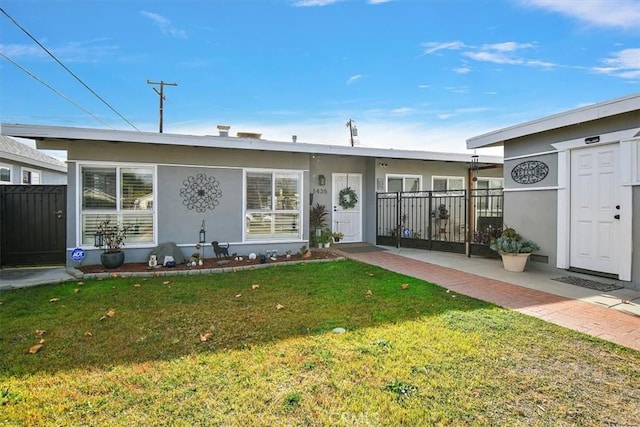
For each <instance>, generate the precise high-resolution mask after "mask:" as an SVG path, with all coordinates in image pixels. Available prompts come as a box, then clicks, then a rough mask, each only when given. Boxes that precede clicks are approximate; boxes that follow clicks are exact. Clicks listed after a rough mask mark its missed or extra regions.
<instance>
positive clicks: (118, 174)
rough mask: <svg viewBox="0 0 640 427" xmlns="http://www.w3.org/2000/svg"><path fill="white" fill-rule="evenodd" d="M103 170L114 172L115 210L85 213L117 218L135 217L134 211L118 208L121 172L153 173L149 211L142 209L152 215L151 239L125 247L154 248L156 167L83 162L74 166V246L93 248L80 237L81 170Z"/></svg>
mask: <svg viewBox="0 0 640 427" xmlns="http://www.w3.org/2000/svg"><path fill="white" fill-rule="evenodd" d="M85 167H87V168H103V169H115V170H116V207H115V209H113V210H112V209H101V210H91V211H87V212H90V213H91V214H104V215H116V216H117V217H118V218H122V216H124V215H135V212H136V211H130V210H123V209H121V207H120V200H121V197H122V196H121V185H122V184H121V172H120V171H121V170H122V169H126V168H145V169H150V170H151V171H152V173H153V177H152V185H153V204H152V207H151V209H144V210H143V211H144V212H146V213H148V212H151V215H152V220H151V221H152V227H153V232H152V239H151V241H145V242H135V243H134V242H131V243H129V242H126V241H125V244H126V247H128V248H145V247H155V246H156V245H157V240H158V211H157V206H158V203H157V196H158V167H157V165H149V164H145V163H101V162H83V163H78V164H77V166H76V177H77V178H76V182H77V183H78V185H77V188H78V191H77V194H76V206H77V209H76V246H81V247H88V246H93V245H92V244H91V243H90V244H87V243H83V241H82V235H83V229H82V224H83V221H82V216H83V214H84V213H85V211H84V210H83V208H82V201H83V199H82V198H83V193H84V187H83V185H82V184H83V179H82V169H83V168H85Z"/></svg>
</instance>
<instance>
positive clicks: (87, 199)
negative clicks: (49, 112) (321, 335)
mask: <svg viewBox="0 0 640 427" xmlns="http://www.w3.org/2000/svg"><path fill="white" fill-rule="evenodd" d="M218 128H219V134H218V135H204V136H199V135H176V134H168V133H151V132H133V131H119V130H102V129H86V128H70V127H55V126H42V125H21V124H2V125H1V129H0V130H1V131H0V133H1V134H3V135H10V136H16V137H23V138H30V139H33V140H35V141H36V143H37V147H38V148H40V149H48V150H65V151H66V153H67V162H68V166H69V169H68V170H69V173H68V193H67V212H68V215H67V228H66V229H67V232H66V247H67V252H71V251H72V250H73V249H75V248H82V249H83V250H84V252H85V253H86V258H85V260H84V261H83V263H84V264H98V263H99V262H100V261H99V259H100V257H99V253H100V251H99V249H97V248H95V247H94V237H95V234H96V228H97V226H98V224H99V222H100V221H102V220H104V219H112V220H115V221H118V222H121V223H125V224H127V225H129V226H131V231H130V233H129V235H128V236H127V239H126V241H125V247H124V249H125V250H126V259H127V262H146V261H147V260H148V254H149V251H150V249H152V248H154V247H155V246H156V245H158V244H159V243H163V242H175V243H176V244H177V245H178V246H179V247H180V248H181V249H182V250H183V252H184V254H185V255H189V254H191V253H193V252H194V247H195V245H196V244H197V243H198V242H199V241H200V240H201V231H203V232H204V234H205V236H206V237H205V239H206V240H204V241H205V242H207V243H209V245H208V248H209V252H208V253H207V252H205V254H204V255H205V257H210V256H212V255H213V254H212V252H211V251H212V248H211V246H210V242H212V241H218V242H226V243H228V244H229V245H230V248H229V252H230V253H234V252H236V253H238V254H247V253H250V252H255V253H264V252H266V251H267V250H277V251H278V252H279V253H280V254H283V253H284V252H285V251H287V250H291V251H294V252H296V251H298V250H300V248H301V247H302V246H308V245H309V238H310V233H309V226H308V224H309V211H310V208H311V207H312V206H313V205H315V204H316V203H320V204H324V205H326V206H327V207H328V208H329V209H328V210H329V216H328V221H327V225H328V226H329V227H331V228H332V229H333V230H334V231H339V232H341V233H343V234H344V238H343V240H342V241H343V242H369V243H375V241H376V193H377V192H384V191H421V190H431V189H432V188H436V189H439V190H442V191H446V190H447V189H458V188H467V186H468V183H469V182H472V180H471V179H470V162H471V156H470V155H467V154H456V153H437V152H429V151H405V150H395V149H378V148H366V147H351V146H336V145H320V144H306V143H299V142H293V141H291V142H278V141H267V140H263V139H261V138H260V135H259V134H252V133H240V132H238V136H237V137H232V136H229V133H228V131H229V127H228V126H218ZM478 164H479V168H478V170H477V172H475V173H477V181H476V183H477V184H478V185H485V186H489V184H491V183H493V185H494V186H500V185H501V184H502V182H501V180H502V170H501V168H502V158H501V157H498V156H479V157H478ZM492 167H493V168H492ZM496 182H497V184H495V183H496ZM347 189H349V190H348V191H346V190H347ZM341 193H342V197H341V196H340V195H341ZM67 265H69V266H72V265H75V262H74V261H71V260H69V257H67Z"/></svg>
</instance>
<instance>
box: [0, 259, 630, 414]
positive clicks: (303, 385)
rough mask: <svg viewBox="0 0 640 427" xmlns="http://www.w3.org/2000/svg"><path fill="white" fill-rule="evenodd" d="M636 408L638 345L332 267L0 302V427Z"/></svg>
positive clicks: (30, 292)
mask: <svg viewBox="0 0 640 427" xmlns="http://www.w3.org/2000/svg"><path fill="white" fill-rule="evenodd" d="M403 285H404V286H403ZM334 328H344V329H345V330H346V332H345V333H335V332H332V331H333V330H334ZM37 331H38V332H37ZM43 331H45V332H43ZM38 345H41V347H40V348H39V349H38V347H37V346H38ZM30 351H32V352H33V353H30ZM638 402H640V352H637V351H634V350H630V349H627V348H624V347H620V346H617V345H615V344H611V343H608V342H604V341H601V340H598V339H595V338H592V337H589V336H587V335H583V334H580V333H577V332H574V331H570V330H567V329H564V328H561V327H558V326H555V325H552V324H549V323H545V322H543V321H541V320H538V319H535V318H532V317H528V316H524V315H521V314H519V313H517V312H513V311H509V310H504V309H501V308H499V307H496V306H494V305H492V304H489V303H485V302H482V301H478V300H474V299H472V298H469V297H465V296H463V295H458V294H455V293H454V292H449V291H447V290H446V289H443V288H441V287H438V286H436V285H433V284H430V283H427V282H424V281H420V280H417V279H414V278H410V277H407V276H402V275H398V274H396V273H392V272H389V271H386V270H383V269H380V268H377V267H373V266H369V265H366V264H360V263H357V262H353V261H348V260H342V261H335V262H325V263H309V264H299V265H286V266H274V267H270V268H265V269H257V270H249V271H240V272H236V273H224V274H211V275H204V276H174V277H171V278H166V277H159V278H148V279H135V278H127V279H124V278H119V277H115V278H111V279H108V280H102V281H100V280H91V281H85V282H84V283H82V282H71V283H66V284H61V285H51V286H41V287H37V288H29V289H20V290H13V291H5V292H2V293H0V424H3V423H5V424H6V425H59V426H67V425H68V426H76V425H96V426H98V425H100V426H102V425H127V426H138V425H139V426H150V425H172V426H182V425H184V426H194V425H207V426H208V425H221V426H222V425H224V426H234V425H239V426H244V427H247V426H254V425H255V426H276V425H305V426H325V425H345V426H358V425H360V426H386V425H407V426H417V425H492V426H493V425H523V426H524V425H526V426H530V425H594V426H595V425H598V426H600V425H612V426H613V425H637V423H638V420H640V409H638V408H640V405H638Z"/></svg>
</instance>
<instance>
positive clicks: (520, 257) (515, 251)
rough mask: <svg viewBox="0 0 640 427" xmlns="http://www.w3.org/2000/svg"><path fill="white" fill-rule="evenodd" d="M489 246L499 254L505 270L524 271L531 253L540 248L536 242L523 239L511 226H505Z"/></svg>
mask: <svg viewBox="0 0 640 427" xmlns="http://www.w3.org/2000/svg"><path fill="white" fill-rule="evenodd" d="M489 247H490V248H491V249H493V250H494V251H496V252H498V253H499V254H500V256H501V257H502V265H503V266H504V269H505V270H507V271H515V272H521V271H524V268H525V266H526V265H527V261H528V260H529V256H530V255H531V253H532V252H535V251H538V250H540V246H538V244H537V243H536V242H533V241H531V240H526V239H523V238H522V236H520V234H518V233H517V232H516V231H515V230H514V229H513V228H505V229H504V230H503V231H502V234H501V235H500V236H499V237H497V238H496V239H493V240H492V241H491V245H489Z"/></svg>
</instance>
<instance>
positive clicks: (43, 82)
mask: <svg viewBox="0 0 640 427" xmlns="http://www.w3.org/2000/svg"><path fill="white" fill-rule="evenodd" d="M0 56H2V57H3V58H4V59H6V60H7V61H9V62H10V63H12V64H13V65H15V66H16V67H17V68H18V69H20V70H22V71H23V72H25V73H26V74H28V75H29V76H31V77H33V78H34V79H35V80H36V81H38V82H39V83H42V84H43V85H44V86H45V87H47V88H48V89H50V90H51V91H52V92H53V93H55V94H56V95H58V96H60V97H62V98H63V99H65V100H66V101H68V102H70V103H71V104H73V105H75V106H76V107H78V108H79V109H80V110H82V111H84V112H85V113H87V114H88V115H90V116H91V117H93V118H94V119H96V120H98V121H99V122H101V123H103V124H105V125H106V126H107V127H109V128H111V129H113V127H112V126H111V125H109V123H107V122H105V121H104V120H102V119H101V118H100V117H98V116H96V115H95V114H93V113H92V112H91V111H89V110H87V109H85V108H84V107H83V106H82V105H80V104H78V103H77V102H75V101H74V100H73V99H71V98H69V97H68V96H66V95H65V94H63V93H62V92H59V91H58V90H56V89H55V88H54V87H52V86H50V85H49V84H48V83H47V82H45V81H43V80H42V79H40V78H39V77H38V76H36V75H35V74H33V73H32V72H30V71H29V70H27V69H26V68H24V67H22V66H21V65H20V64H18V63H17V62H15V61H13V60H12V59H11V58H9V57H8V56H6V55H5V54H4V53H2V52H0Z"/></svg>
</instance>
